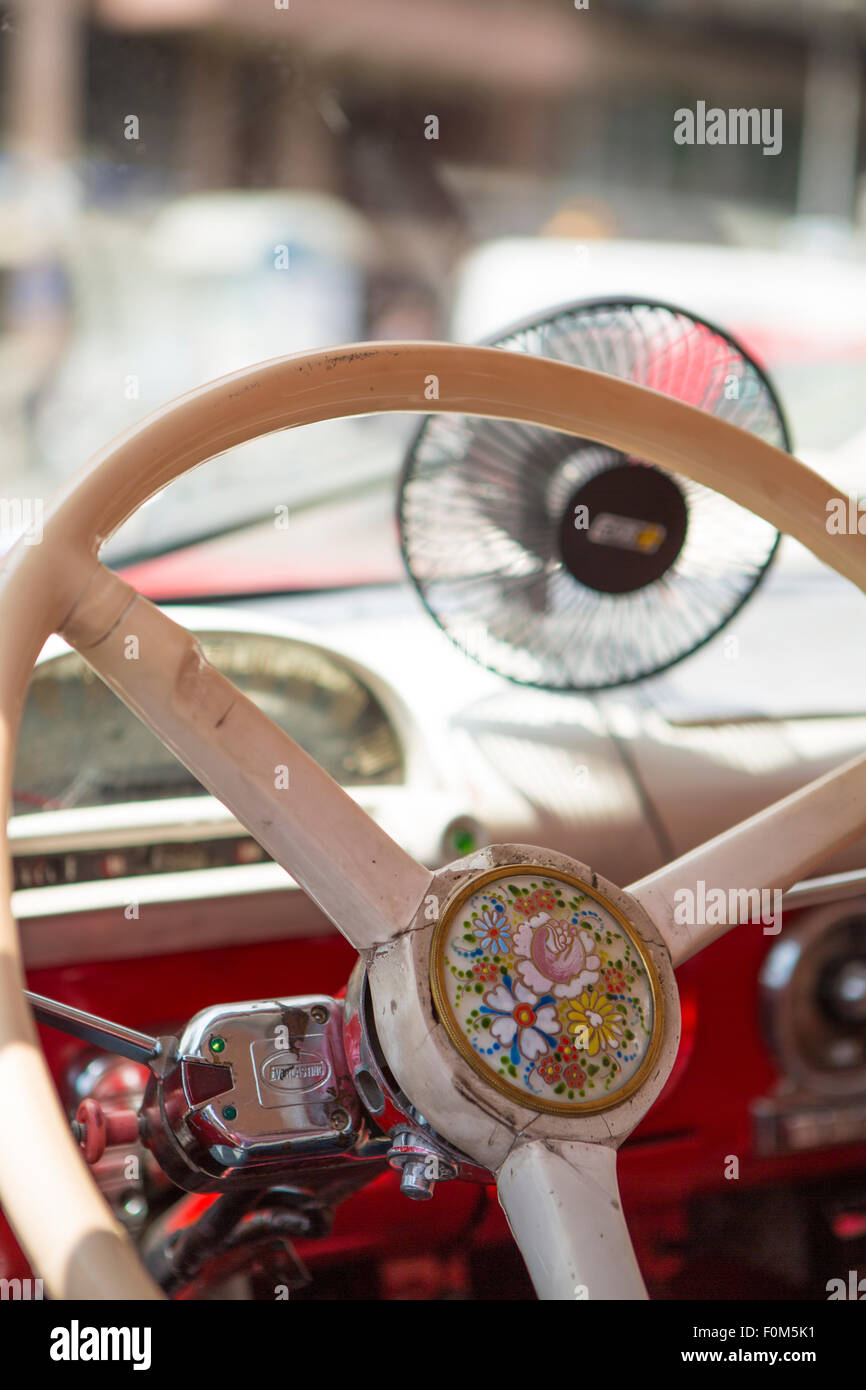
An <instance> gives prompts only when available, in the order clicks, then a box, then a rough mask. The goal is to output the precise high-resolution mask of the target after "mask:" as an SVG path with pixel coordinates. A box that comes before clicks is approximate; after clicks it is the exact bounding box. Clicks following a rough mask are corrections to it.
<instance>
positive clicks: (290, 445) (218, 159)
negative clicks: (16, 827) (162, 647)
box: [0, 0, 866, 593]
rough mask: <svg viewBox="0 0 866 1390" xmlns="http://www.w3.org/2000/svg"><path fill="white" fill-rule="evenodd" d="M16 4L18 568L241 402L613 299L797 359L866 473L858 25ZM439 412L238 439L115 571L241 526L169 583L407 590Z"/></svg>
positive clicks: (140, 532)
mask: <svg viewBox="0 0 866 1390" xmlns="http://www.w3.org/2000/svg"><path fill="white" fill-rule="evenodd" d="M5 9H6V18H5V19H4V23H3V27H2V32H0V46H2V54H0V57H2V62H3V67H4V73H5V82H4V94H5V105H4V118H3V119H4V123H5V124H4V128H3V147H2V160H0V353H2V361H3V366H4V370H3V372H2V373H0V389H2V399H0V418H2V430H3V441H2V442H3V450H2V463H0V469H2V481H0V494H2V496H0V501H2V516H0V532H2V534H0V546H2V548H3V549H6V548H7V547H8V545H9V544H10V543H11V541H12V540H13V539H14V537H15V535H16V534H20V532H21V531H22V530H26V529H27V526H28V524H32V522H33V517H34V515H35V513H36V511H37V510H38V508H39V507H40V506H43V505H44V503H45V501H46V500H47V499H48V498H50V496H51V495H52V493H53V492H54V491H56V489H57V488H58V486H59V485H60V483H61V482H62V481H63V480H64V479H66V478H67V477H68V476H69V475H70V474H71V473H72V472H73V471H74V470H75V469H76V468H78V467H79V466H80V465H81V464H82V463H83V462H84V461H85V460H86V459H87V458H88V457H89V456H90V455H91V454H92V453H94V452H95V451H96V450H97V449H98V448H100V447H101V446H103V445H104V444H105V443H106V442H107V441H108V440H110V439H111V438H112V437H113V436H115V435H117V434H119V433H121V432H122V431H123V430H125V429H127V428H128V427H129V426H131V425H134V424H135V423H136V421H138V420H140V419H142V418H143V417H145V416H146V415H147V414H149V413H150V412H151V411H153V410H155V409H156V408H157V407H159V406H161V405H163V404H164V403H166V402H167V401H169V400H171V399H172V398H174V397H175V396H177V395H179V394H181V393H182V392H184V391H187V390H190V389H192V388H194V387H196V386H198V385H200V384H201V383H203V382H205V381H207V380H209V379H212V378H214V377H216V376H220V375H222V374H224V373H227V372H231V371H233V370H236V369H238V368H240V367H244V366H246V365H248V364H250V363H252V362H255V361H257V360H262V359H265V358H268V357H274V356H279V355H282V354H285V353H290V352H295V351H302V350H305V349H312V348H317V347H323V346H328V345H334V344H338V343H343V342H347V341H353V340H358V339H375V338H444V339H458V340H462V341H478V340H481V339H484V338H490V337H495V336H496V335H497V334H498V333H500V332H501V331H502V330H503V329H506V328H508V327H509V326H510V325H511V323H513V322H514V321H515V320H517V319H521V318H525V317H526V316H527V315H530V314H533V313H538V312H541V311H543V310H545V309H549V308H551V307H553V306H555V305H558V304H562V303H565V302H568V301H573V300H577V299H581V298H585V297H592V296H602V295H608V296H609V295H640V296H647V297H650V298H657V299H661V300H664V301H666V302H669V303H670V302H672V303H675V304H679V305H682V306H683V307H684V308H686V309H689V310H691V311H693V312H696V313H698V314H702V315H704V316H706V317H707V318H709V319H710V320H711V321H713V322H716V323H719V324H720V325H722V326H723V327H724V328H726V329H728V330H730V331H731V332H733V333H734V334H735V335H737V336H739V337H740V338H741V339H742V341H743V342H744V344H745V345H746V347H747V348H748V349H749V350H750V351H751V352H752V353H753V354H754V355H755V356H756V357H757V358H758V359H759V360H760V361H761V362H762V363H763V365H765V366H766V367H767V368H769V370H770V372H771V375H772V376H773V378H774V380H775V382H776V384H777V387H778V389H779V393H780V395H781V398H782V402H783V405H784V406H785V407H786V408H787V412H788V415H789V421H790V425H791V434H792V437H793V441H794V445H795V448H797V449H798V451H799V452H801V453H802V454H803V455H804V456H805V457H806V458H807V460H809V459H814V460H816V461H817V460H818V457H819V456H820V459H822V460H823V459H824V457H825V456H828V455H829V454H830V452H831V451H837V450H839V448H840V447H841V446H846V447H848V448H849V450H850V449H854V454H853V455H849V462H850V458H851V457H854V458H855V459H857V458H859V457H860V455H861V454H862V449H861V447H860V445H859V444H856V443H852V441H856V439H857V436H858V434H859V433H860V431H861V430H863V429H864V427H866V418H864V416H866V411H864V405H863V402H864V401H866V313H864V310H866V267H864V261H863V252H864V239H863V230H862V225H863V212H864V199H863V197H862V183H861V169H862V165H863V162H864V153H863V150H862V149H861V144H862V142H861V141H860V139H859V136H860V109H861V85H862V84H861V76H860V69H859V66H858V52H859V47H860V46H861V44H862V40H863V36H864V21H863V20H862V19H861V18H860V16H859V14H858V13H857V12H856V11H855V9H854V8H853V7H831V8H829V9H828V7H827V6H826V5H821V4H820V3H818V0H814V3H805V0H804V4H802V5H801V6H798V7H792V8H790V10H789V9H788V8H787V7H780V6H779V5H778V4H776V3H771V0H750V3H749V4H745V3H743V4H737V5H733V6H730V7H725V8H724V9H721V8H719V7H715V6H712V7H707V6H705V5H701V4H700V3H698V0H661V3H658V4H656V5H654V6H652V7H650V6H647V5H646V3H645V0H630V3H627V2H626V0H621V3H619V4H617V5H614V6H609V5H605V6H601V5H599V6H596V5H595V3H594V0H592V3H590V0H575V3H571V0H507V2H506V0H495V2H494V0H437V3H436V4H435V5H432V4H431V5H423V4H419V3H415V4H407V3H406V0H365V3H364V4H363V5H359V4H357V3H356V0H262V3H255V4H253V3H249V0H94V3H91V4H83V3H77V2H75V0H19V3H17V4H11V5H8V6H6V7H5ZM757 103H760V104H759V105H757ZM738 112H739V113H741V114H740V115H738ZM416 424H417V422H416V421H413V420H411V419H409V418H405V417H393V418H388V419H385V418H377V419H365V420H349V421H338V422H333V423H331V424H328V425H322V426H315V427H309V428H306V429H304V430H299V431H295V432H292V433H291V434H286V433H284V434H280V435H276V436H272V437H270V438H267V439H264V440H258V441H256V442H255V443H253V444H251V445H248V446H245V447H244V448H242V449H236V450H233V451H231V452H230V453H229V454H227V455H225V456H224V457H223V458H221V459H220V460H218V461H217V462H216V463H213V464H210V465H208V467H207V468H206V469H203V470H199V471H197V472H195V473H193V474H191V475H189V476H187V477H186V478H184V479H182V480H180V481H179V482H178V483H177V484H175V485H173V486H172V487H171V488H169V489H167V491H166V492H165V493H164V494H163V495H162V496H160V497H158V498H156V499H154V500H153V501H152V502H151V503H149V504H148V505H147V506H146V507H144V508H143V509H142V510H141V512H140V513H139V515H138V516H137V517H136V518H134V519H133V520H132V521H131V522H130V523H128V524H127V526H125V527H124V528H122V530H121V532H120V533H119V534H118V536H117V537H115V538H114V540H113V541H112V542H111V543H110V545H109V548H108V550H107V552H106V556H107V558H108V559H109V561H110V562H111V563H113V564H115V565H118V566H122V565H124V564H128V563H131V562H133V561H135V562H137V563H138V562H142V561H143V560H145V559H147V558H148V557H151V556H154V555H157V554H159V553H161V552H162V553H165V552H168V551H172V550H176V549H178V548H179V547H181V546H183V545H185V544H188V543H189V542H191V541H193V540H201V539H208V541H209V545H210V546H211V547H213V546H214V545H215V546H216V547H217V549H216V550H213V549H212V548H211V549H208V550H207V554H208V556H209V557H210V558H209V561H208V566H206V567H205V568H202V567H201V566H199V567H198V568H197V567H196V564H195V563H193V562H191V561H190V560H189V558H188V557H187V558H186V559H180V557H177V562H176V567H175V569H174V570H173V571H172V575H173V578H171V579H170V580H166V579H165V572H163V577H162V580H161V581H160V582H161V585H162V589H163V590H165V588H166V585H167V584H168V587H169V588H171V587H172V586H174V587H175V588H176V589H177V590H178V591H179V592H187V593H192V592H205V591H207V589H208V588H212V589H213V590H214V591H216V590H217V589H219V588H222V589H223V590H224V591H225V590H235V589H242V590H245V591H247V590H249V589H251V588H279V587H304V586H309V585H322V584H325V585H328V584H337V583H361V582H371V581H377V582H380V581H382V580H387V579H391V578H396V577H397V575H398V573H399V559H398V550H397V545H396V539H395V534H394V524H393V520H392V515H393V505H392V503H393V491H394V487H395V483H396V478H397V476H398V471H399V468H400V464H401V461H402V458H403V455H404V452H405V448H406V445H407V442H408V440H409V439H410V437H411V435H412V432H413V430H414V428H415V427H416ZM28 518H29V523H28ZM288 518H290V519H291V526H288V522H287V527H286V529H285V530H284V532H283V534H281V533H280V521H281V519H288ZM252 523H259V524H258V525H256V526H252V525H251V524H252ZM263 527H264V530H263V529H262V528H263ZM225 533H231V536H230V538H229V540H228V541H225V540H221V539H217V540H214V539H213V538H220V537H222V536H223V535H224V534H225ZM286 534H291V536H292V539H293V547H292V548H290V547H287V544H286ZM220 546H223V547H224V549H222V550H220V549H219V547H220ZM328 547H329V548H330V551H331V558H330V560H329V561H328V563H324V562H323V561H322V552H323V550H324V549H325V548H328ZM225 566H228V569H229V570H230V574H229V573H228V572H227V571H226V569H225V568H224V567H225ZM134 573H136V574H138V577H139V578H140V579H141V581H142V582H143V583H144V584H145V587H147V580H148V572H147V571H146V570H141V569H139V570H137V571H134ZM157 587H159V585H158V586H157Z"/></svg>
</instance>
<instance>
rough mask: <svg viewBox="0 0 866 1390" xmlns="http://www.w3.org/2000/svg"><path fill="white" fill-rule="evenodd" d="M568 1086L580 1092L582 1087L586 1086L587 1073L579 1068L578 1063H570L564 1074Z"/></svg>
mask: <svg viewBox="0 0 866 1390" xmlns="http://www.w3.org/2000/svg"><path fill="white" fill-rule="evenodd" d="M562 1075H563V1078H564V1080H565V1082H566V1084H567V1085H568V1086H573V1087H574V1089H575V1091H579V1090H580V1088H581V1086H585V1085H586V1072H585V1071H584V1070H583V1067H581V1066H578V1064H577V1062H570V1063H569V1065H568V1066H567V1067H566V1068H565V1071H564V1072H563V1073H562Z"/></svg>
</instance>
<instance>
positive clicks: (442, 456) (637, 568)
mask: <svg viewBox="0 0 866 1390" xmlns="http://www.w3.org/2000/svg"><path fill="white" fill-rule="evenodd" d="M489 346H491V347H500V348H505V349H507V350H509V351H512V352H530V353H535V354H537V355H539V356H545V357H553V358H557V359H559V360H560V361H564V362H574V363H577V364H579V365H581V366H584V367H589V368H592V369H593V370H594V371H599V372H606V373H608V374H609V375H612V376H618V377H623V378H626V379H627V380H630V381H635V382H638V383H640V384H641V385H644V386H650V387H653V388H654V389H655V390H656V391H661V392H663V393H665V394H667V395H670V396H673V397H676V398H677V399H678V400H681V401H685V402H687V403H688V404H689V405H693V406H697V407H699V408H700V409H701V410H707V411H710V412H711V413H712V414H714V415H718V416H720V417H722V418H723V419H725V420H727V421H729V422H730V423H731V424H735V425H739V426H740V427H741V428H742V429H747V430H751V431H752V432H753V433H754V434H757V435H760V436H761V437H762V438H763V439H766V440H768V441H769V442H770V443H772V444H775V445H777V446H779V447H780V448H783V449H790V440H789V437H788V431H787V427H786V424H785V420H784V417H783V415H782V410H781V407H780V405H779V402H778V400H777V398H776V395H775V392H774V390H773V387H772V385H771V384H770V382H769V380H768V379H767V377H766V375H765V374H764V372H763V371H762V370H761V368H760V367H759V366H758V365H757V363H755V362H754V361H753V360H752V358H751V357H750V356H749V354H748V353H747V352H746V351H745V349H744V348H743V347H742V346H741V345H740V344H739V343H738V342H737V341H736V339H734V338H733V337H732V336H731V335H730V334H729V333H726V332H724V331H723V330H722V329H720V328H716V327H715V326H714V325H712V324H710V323H707V322H706V321H705V320H703V319H700V318H698V317H697V316H696V315H694V314H690V313H688V312H687V311H685V310H683V309H678V308H675V307H674V306H672V305H668V304H661V303H657V302H655V301H652V300H639V299H621V300H604V301H595V300H593V301H586V302H582V303H577V304H572V305H568V306H567V307H565V308H562V309H558V310H556V311H555V312H553V313H550V314H547V315H545V316H544V317H540V318H538V319H533V320H531V321H528V322H525V323H522V324H520V325H518V326H516V327H515V328H512V329H511V330H509V331H508V332H507V333H504V334H503V335H501V336H499V337H497V338H496V339H495V340H494V341H492V342H491V343H490V344H489ZM399 521H400V530H401V537H402V547H403V555H404V559H405V562H406V565H407V568H408V570H409V574H410V576H411V578H412V580H413V581H414V583H415V585H416V587H417V589H418V591H419V593H420V595H421V598H422V599H423V601H424V603H425V604H426V606H427V608H428V609H429V611H430V613H431V614H432V616H433V617H434V618H435V620H436V622H437V623H438V624H439V625H440V626H441V627H442V628H443V629H444V631H445V632H446V633H447V634H448V636H449V637H451V638H452V640H453V641H454V642H456V643H457V645H458V646H460V647H461V648H462V649H463V651H465V652H466V654H467V655H468V656H471V657H473V658H474V659H475V660H476V661H479V662H480V663H481V664H482V665H484V666H487V667H489V668H490V669H491V670H495V671H498V672H499V673H500V674H501V675H503V676H507V677H509V678H510V679H511V680H514V681H518V682H520V683H522V684H526V685H537V686H543V687H545V688H548V689H559V690H581V691H588V690H602V689H605V688H608V687H612V686H617V685H624V684H627V683H629V682H631V681H638V680H643V679H644V678H645V677H647V676H650V675H653V674H655V673H656V672H658V671H662V670H664V669H665V668H666V667H668V666H671V665H673V663H674V662H677V661H680V660H682V658H683V657H685V656H687V655H689V653H691V652H693V651H695V650H696V649H697V648H698V647H700V646H702V645H703V644H704V643H705V642H707V641H708V640H709V639H710V638H711V637H712V636H713V635H714V634H715V633H717V632H718V631H719V629H720V628H722V627H723V626H724V625H725V623H727V622H728V621H729V620H730V619H731V618H732V617H733V615H734V614H735V613H736V612H737V611H738V609H739V608H740V607H742V605H743V603H745V601H746V599H747V598H748V597H749V595H750V594H751V593H752V592H753V590H754V589H755V587H756V585H757V584H758V583H759V581H760V579H761V577H762V576H763V574H764V572H765V571H766V569H767V566H768V565H769V563H770V561H771V559H772V557H773V554H774V552H775V549H776V546H777V544H778V540H779V535H778V532H777V531H775V530H774V528H773V527H772V526H770V525H768V524H767V522H765V521H762V520H761V519H760V518H758V517H756V516H753V515H752V514H751V513H750V512H748V511H746V510H745V509H744V508H742V507H739V506H737V505H736V504H735V503H733V502H731V501H729V500H728V498H726V497H723V496H722V495H721V494H720V493H717V492H714V491H712V490H711V489H709V488H706V487H702V486H700V485H699V484H697V483H693V482H691V481H689V480H688V479H686V478H681V477H677V476H674V475H672V474H670V473H667V472H665V471H663V470H662V469H660V468H656V467H654V466H652V465H650V464H647V463H646V462H644V461H642V460H641V459H639V458H635V457H633V456H631V455H626V454H623V453H620V452H618V451H617V450H615V449H610V448H608V447H606V446H605V445H601V444H597V443H595V442H593V441H591V440H586V439H577V438H575V437H573V436H571V435H564V434H560V433H558V432H556V431H553V430H545V429H542V428H538V427H536V426H529V425H523V424H519V423H513V422H511V421H501V420H479V419H474V418H470V417H466V416H456V415H431V416H428V417H427V418H426V419H425V420H424V422H423V423H422V425H421V427H420V429H419V431H418V433H417V435H416V436H415V438H414V440H413V443H412V445H411V447H410V449H409V452H408V456H407V459H406V463H405V467H404V471H403V478H402V483H401V488H400V503H399Z"/></svg>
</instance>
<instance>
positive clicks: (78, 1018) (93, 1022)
mask: <svg viewBox="0 0 866 1390" xmlns="http://www.w3.org/2000/svg"><path fill="white" fill-rule="evenodd" d="M24 997H25V998H26V999H27V1000H28V1001H29V1003H30V1006H31V1008H32V1009H33V1013H34V1015H35V1017H36V1019H37V1020H38V1022H39V1023H44V1024H47V1026H48V1027H49V1028H57V1029H59V1030H60V1032H61V1033H69V1034H70V1035H71V1036H72V1037H73V1038H80V1039H81V1041H82V1042H89V1043H93V1044H94V1046H96V1047H101V1048H103V1049H104V1050H105V1051H106V1052H118V1053H120V1055H121V1057H129V1058H130V1059H131V1060H132V1061H133V1062H143V1063H144V1065H145V1066H148V1067H151V1068H153V1067H154V1063H156V1062H157V1060H158V1059H159V1058H164V1056H165V1053H166V1051H167V1050H168V1046H169V1044H171V1043H173V1042H174V1041H175V1039H174V1038H152V1037H151V1036H150V1035H149V1034H148V1033H139V1032H137V1030H136V1029H134V1028H125V1027H124V1026H123V1024H122V1023H115V1022H114V1021H113V1020H111V1019H107V1018H99V1017H98V1016H97V1015H96V1014H89V1013H86V1012H85V1011H84V1009H75V1008H73V1007H72V1005H71V1004H61V1003H60V1002H59V1001H58V1000H57V999H47V998H46V997H45V995H43V994H33V993H32V992H31V991H30V990H28V989H26V990H25V991H24Z"/></svg>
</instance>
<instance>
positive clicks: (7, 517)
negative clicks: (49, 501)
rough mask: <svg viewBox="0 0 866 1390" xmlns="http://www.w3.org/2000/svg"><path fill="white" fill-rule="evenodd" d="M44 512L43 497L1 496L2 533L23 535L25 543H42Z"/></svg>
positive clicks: (0, 531)
mask: <svg viewBox="0 0 866 1390" xmlns="http://www.w3.org/2000/svg"><path fill="white" fill-rule="evenodd" d="M44 513H45V503H44V502H43V500H42V498H41V497H0V535H4V534H5V535H10V536H22V537H23V539H24V544H25V545H41V543H42V520H43V516H44Z"/></svg>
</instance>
